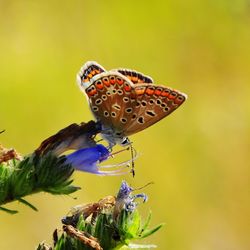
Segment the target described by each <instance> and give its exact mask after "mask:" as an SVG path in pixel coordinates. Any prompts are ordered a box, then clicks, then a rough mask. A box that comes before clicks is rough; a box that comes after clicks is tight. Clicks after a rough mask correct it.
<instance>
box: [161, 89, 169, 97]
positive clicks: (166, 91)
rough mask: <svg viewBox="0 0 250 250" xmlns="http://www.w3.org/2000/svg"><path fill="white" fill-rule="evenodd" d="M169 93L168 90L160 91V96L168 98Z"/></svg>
mask: <svg viewBox="0 0 250 250" xmlns="http://www.w3.org/2000/svg"><path fill="white" fill-rule="evenodd" d="M169 93H170V90H166V89H165V90H163V91H162V93H161V96H164V97H167V96H169Z"/></svg>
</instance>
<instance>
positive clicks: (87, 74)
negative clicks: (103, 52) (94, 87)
mask: <svg viewBox="0 0 250 250" xmlns="http://www.w3.org/2000/svg"><path fill="white" fill-rule="evenodd" d="M102 72H105V69H104V68H103V67H102V66H101V65H100V64H98V63H97V62H94V61H88V62H86V63H85V64H84V65H83V66H82V67H81V69H80V71H79V73H78V74H77V82H78V84H79V85H80V87H83V88H86V86H87V85H88V84H89V81H90V80H91V79H92V78H93V77H94V76H95V75H97V74H100V73H102Z"/></svg>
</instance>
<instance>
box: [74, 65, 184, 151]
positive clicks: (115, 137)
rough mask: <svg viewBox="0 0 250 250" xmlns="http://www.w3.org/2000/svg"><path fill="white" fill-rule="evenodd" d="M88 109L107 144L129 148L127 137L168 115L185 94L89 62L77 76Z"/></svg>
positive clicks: (136, 74)
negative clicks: (99, 124) (99, 126)
mask: <svg viewBox="0 0 250 250" xmlns="http://www.w3.org/2000/svg"><path fill="white" fill-rule="evenodd" d="M77 82H78V85H79V86H80V88H81V90H82V91H83V92H84V93H85V94H86V96H87V99H88V102H89V106H90V109H91V111H92V113H93V115H94V117H95V118H96V120H97V122H100V123H101V125H102V131H101V135H102V137H103V138H104V139H105V140H107V141H108V142H109V146H110V148H112V147H113V146H114V145H115V144H120V145H123V146H124V145H128V144H130V141H129V139H128V136H130V135H133V134H135V133H138V132H140V131H142V130H144V129H146V128H148V127H149V126H151V125H153V124H154V123H156V122H158V121H160V120H161V119H163V118H164V117H166V116H168V115H169V114H171V113H172V112H173V111H174V110H175V109H177V108H178V107H179V106H180V105H181V104H182V103H183V102H184V101H185V100H186V99H187V95H186V94H184V93H181V92H179V91H177V90H174V89H171V88H169V87H166V86H163V85H156V84H154V82H153V79H152V78H151V77H149V76H146V75H144V74H142V73H140V72H137V71H135V70H131V69H113V70H110V71H106V70H105V69H104V68H103V67H102V66H101V65H99V64H98V63H96V62H93V61H89V62H87V63H85V64H84V65H83V67H82V68H81V69H80V71H79V73H78V74H77Z"/></svg>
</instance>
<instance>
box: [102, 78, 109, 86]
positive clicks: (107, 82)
mask: <svg viewBox="0 0 250 250" xmlns="http://www.w3.org/2000/svg"><path fill="white" fill-rule="evenodd" d="M102 82H103V83H104V85H105V86H107V87H109V86H110V81H109V79H108V78H104V79H103V80H102Z"/></svg>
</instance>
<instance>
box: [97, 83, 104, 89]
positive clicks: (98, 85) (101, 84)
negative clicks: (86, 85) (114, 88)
mask: <svg viewBox="0 0 250 250" xmlns="http://www.w3.org/2000/svg"><path fill="white" fill-rule="evenodd" d="M95 87H96V88H97V89H103V87H104V86H103V83H99V84H95Z"/></svg>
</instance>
